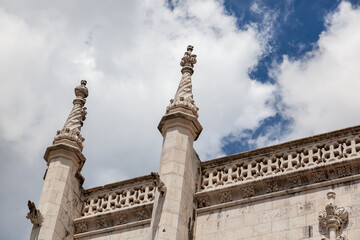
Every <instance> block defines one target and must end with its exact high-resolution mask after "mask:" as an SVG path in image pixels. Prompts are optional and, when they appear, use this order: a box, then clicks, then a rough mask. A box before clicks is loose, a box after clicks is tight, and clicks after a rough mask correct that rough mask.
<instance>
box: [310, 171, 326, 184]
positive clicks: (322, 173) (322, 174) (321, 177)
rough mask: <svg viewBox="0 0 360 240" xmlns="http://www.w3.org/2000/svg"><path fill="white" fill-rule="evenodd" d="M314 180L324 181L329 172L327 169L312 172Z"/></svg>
mask: <svg viewBox="0 0 360 240" xmlns="http://www.w3.org/2000/svg"><path fill="white" fill-rule="evenodd" d="M312 176H313V179H314V182H322V181H325V180H327V174H326V172H325V171H319V172H314V173H313V174H312Z"/></svg>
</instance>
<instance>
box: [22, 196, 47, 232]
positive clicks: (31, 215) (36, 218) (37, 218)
mask: <svg viewBox="0 0 360 240" xmlns="http://www.w3.org/2000/svg"><path fill="white" fill-rule="evenodd" d="M28 208H29V210H30V211H29V212H28V214H27V215H26V218H27V219H30V221H31V223H32V224H34V225H35V226H38V227H41V224H42V223H43V222H44V217H43V216H42V214H41V212H40V210H39V209H36V207H35V203H34V202H32V201H30V200H29V201H28Z"/></svg>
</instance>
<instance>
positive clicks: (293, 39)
mask: <svg viewBox="0 0 360 240" xmlns="http://www.w3.org/2000/svg"><path fill="white" fill-rule="evenodd" d="M340 2H341V1H338V0H331V1H328V0H319V1H296V0H287V1H274V0H267V1H232V0H230V1H225V2H224V5H225V8H226V10H227V11H228V12H229V13H230V14H233V15H234V16H236V18H237V24H238V27H239V28H246V26H247V25H249V24H251V23H253V22H261V21H262V18H263V15H262V14H259V13H257V12H254V11H252V10H251V8H252V6H253V5H254V4H258V5H259V7H260V8H262V9H264V11H269V12H272V14H274V15H276V20H275V22H274V25H275V26H276V29H277V30H276V31H275V32H274V33H273V35H272V39H271V40H270V41H269V42H268V44H269V48H270V50H269V51H268V52H267V53H266V54H264V55H263V56H261V57H260V59H259V61H258V63H257V65H256V66H254V67H253V68H252V69H249V76H250V77H251V78H252V79H254V80H256V81H260V82H271V83H275V82H276V79H274V78H273V77H272V76H271V74H270V71H271V68H272V67H273V65H274V64H280V63H281V61H282V59H283V55H287V56H288V57H289V58H291V59H299V58H302V57H303V56H304V55H305V54H307V53H308V52H310V51H312V50H314V49H316V48H317V41H318V40H319V37H320V34H321V32H323V31H325V30H326V23H325V16H326V15H328V14H329V13H331V12H334V11H336V9H337V8H338V6H339V3H340ZM348 2H350V3H351V4H352V6H353V7H354V8H356V7H357V6H359V1H355V0H353V1H348ZM278 101H281V98H279V99H278ZM277 110H278V111H277V113H276V114H275V115H274V116H271V117H268V118H265V119H263V120H262V121H261V123H260V124H259V126H258V128H256V129H253V130H251V129H245V130H244V132H245V133H246V134H245V137H241V138H238V139H233V136H231V135H230V136H227V137H224V138H223V143H224V145H223V147H222V150H223V151H224V152H225V153H226V154H227V155H228V154H235V153H238V152H242V151H248V150H251V149H254V148H256V147H258V146H257V145H256V144H249V141H248V140H249V139H257V138H258V137H259V136H260V135H265V134H266V132H267V131H268V127H271V126H273V125H275V124H279V125H280V126H281V127H280V128H279V129H278V131H277V132H275V133H273V135H272V136H271V138H272V139H273V140H276V139H278V138H281V136H283V135H284V134H287V132H288V131H290V129H288V127H289V125H291V123H292V119H291V118H287V117H286V116H284V115H282V113H281V111H279V109H277Z"/></svg>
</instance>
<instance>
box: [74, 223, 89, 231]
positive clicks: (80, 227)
mask: <svg viewBox="0 0 360 240" xmlns="http://www.w3.org/2000/svg"><path fill="white" fill-rule="evenodd" d="M75 227H76V232H77V233H83V232H87V231H88V225H87V223H86V222H81V223H78V224H76V225H75Z"/></svg>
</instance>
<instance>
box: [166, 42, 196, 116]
mask: <svg viewBox="0 0 360 240" xmlns="http://www.w3.org/2000/svg"><path fill="white" fill-rule="evenodd" d="M193 49H194V47H193V46H191V45H189V46H188V47H187V51H186V52H185V54H184V57H183V58H182V59H181V62H180V65H181V66H182V69H181V73H182V77H181V81H180V84H179V87H178V90H177V91H176V94H175V97H174V99H171V100H170V104H169V106H168V107H167V108H166V113H170V112H172V110H174V109H177V108H184V109H187V110H190V111H191V112H192V113H193V114H194V115H195V116H196V117H198V116H199V115H198V113H197V111H198V110H199V108H197V107H196V105H195V101H194V99H193V94H192V83H191V75H192V74H193V73H194V64H195V63H196V55H195V54H192V51H193Z"/></svg>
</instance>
